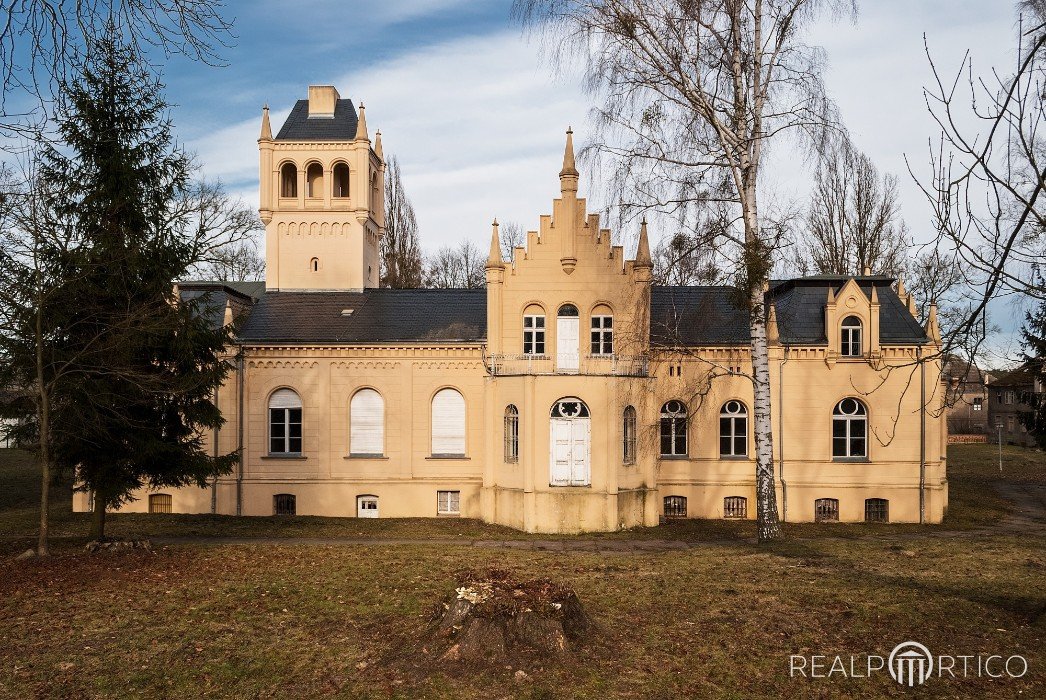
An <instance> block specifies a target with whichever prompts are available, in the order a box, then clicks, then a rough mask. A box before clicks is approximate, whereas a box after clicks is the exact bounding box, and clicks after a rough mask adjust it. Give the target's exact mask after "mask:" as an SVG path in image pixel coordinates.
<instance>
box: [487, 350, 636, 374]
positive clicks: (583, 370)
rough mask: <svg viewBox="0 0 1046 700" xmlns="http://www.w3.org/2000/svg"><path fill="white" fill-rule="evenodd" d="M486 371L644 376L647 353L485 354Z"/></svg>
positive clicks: (492, 372) (497, 372) (493, 372)
mask: <svg viewBox="0 0 1046 700" xmlns="http://www.w3.org/2000/svg"><path fill="white" fill-rule="evenodd" d="M487 371H488V372H489V373H490V375H491V376H493V377H514V376H521V375H533V374H549V375H551V374H567V375H569V374H584V375H600V376H608V377H646V376H649V373H650V358H649V356H647V355H580V356H578V355H573V356H566V355H564V356H555V355H487Z"/></svg>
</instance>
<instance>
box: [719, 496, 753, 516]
mask: <svg viewBox="0 0 1046 700" xmlns="http://www.w3.org/2000/svg"><path fill="white" fill-rule="evenodd" d="M723 517H724V518H747V517H748V499H747V498H745V497H744V496H727V497H726V498H724V499H723Z"/></svg>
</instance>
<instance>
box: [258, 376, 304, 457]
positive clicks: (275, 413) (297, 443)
mask: <svg viewBox="0 0 1046 700" xmlns="http://www.w3.org/2000/svg"><path fill="white" fill-rule="evenodd" d="M265 405H266V408H267V413H268V416H269V421H268V425H269V429H268V440H269V450H268V452H269V454H270V455H301V454H302V423H303V414H304V410H303V406H302V400H301V394H299V393H298V392H297V390H295V389H294V388H292V387H289V386H280V387H277V388H275V389H273V390H272V391H271V392H269V395H268V396H267V397H266V400H265Z"/></svg>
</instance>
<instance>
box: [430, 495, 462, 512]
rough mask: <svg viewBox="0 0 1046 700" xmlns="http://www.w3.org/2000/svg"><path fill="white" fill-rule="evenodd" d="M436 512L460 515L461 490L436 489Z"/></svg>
mask: <svg viewBox="0 0 1046 700" xmlns="http://www.w3.org/2000/svg"><path fill="white" fill-rule="evenodd" d="M436 514H437V515H460V514H461V491H437V492H436Z"/></svg>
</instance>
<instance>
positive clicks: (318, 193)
mask: <svg viewBox="0 0 1046 700" xmlns="http://www.w3.org/2000/svg"><path fill="white" fill-rule="evenodd" d="M305 196H306V197H311V198H313V199H316V198H319V197H322V196H323V166H322V165H320V164H319V163H309V167H308V168H306V169H305Z"/></svg>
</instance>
